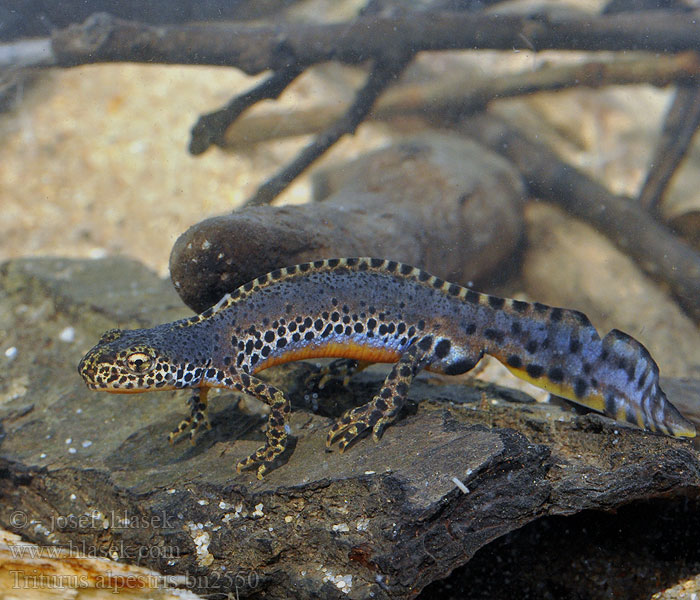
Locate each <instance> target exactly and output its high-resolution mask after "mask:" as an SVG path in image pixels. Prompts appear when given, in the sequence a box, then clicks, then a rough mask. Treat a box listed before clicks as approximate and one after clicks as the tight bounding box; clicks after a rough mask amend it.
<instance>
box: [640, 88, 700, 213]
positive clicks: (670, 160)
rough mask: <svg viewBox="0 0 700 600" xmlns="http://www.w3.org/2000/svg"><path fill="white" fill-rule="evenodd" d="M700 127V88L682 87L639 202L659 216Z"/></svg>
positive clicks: (670, 111)
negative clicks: (674, 177) (675, 175)
mask: <svg viewBox="0 0 700 600" xmlns="http://www.w3.org/2000/svg"><path fill="white" fill-rule="evenodd" d="M698 127H700V87H698V86H695V85H693V86H685V85H683V86H680V87H679V88H678V90H677V91H676V95H675V97H674V99H673V104H672V105H671V108H670V109H669V111H668V114H667V115H666V119H665V121H664V126H663V130H662V132H661V139H660V140H659V145H658V146H657V148H656V152H654V157H653V159H652V162H651V166H650V167H649V171H648V173H647V177H646V180H645V181H644V185H643V186H642V190H641V192H640V193H639V202H640V204H641V206H643V207H645V208H646V209H647V210H648V211H649V212H650V213H651V214H653V215H655V216H658V215H659V211H660V204H661V202H662V200H663V196H664V192H665V190H666V188H667V187H668V184H669V182H670V181H671V178H672V177H673V174H674V173H675V172H676V170H677V169H678V167H679V166H680V164H681V162H682V161H683V158H684V157H685V155H686V153H687V152H688V149H689V148H690V144H691V142H692V140H693V136H694V135H695V132H696V131H697V130H698Z"/></svg>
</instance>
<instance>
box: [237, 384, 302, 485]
mask: <svg viewBox="0 0 700 600" xmlns="http://www.w3.org/2000/svg"><path fill="white" fill-rule="evenodd" d="M232 387H233V388H234V389H236V390H239V391H241V392H244V393H246V394H250V395H251V396H254V397H255V398H258V400H262V401H263V402H265V404H268V405H269V406H270V416H269V417H268V419H267V432H266V438H267V439H266V440H265V444H264V445H263V446H261V447H260V448H258V449H257V450H256V451H255V452H254V453H253V454H251V455H250V456H249V457H248V458H245V459H243V460H241V461H239V463H238V464H237V465H236V471H237V472H238V473H240V472H241V471H242V470H243V469H248V468H250V467H253V466H255V465H258V479H262V478H263V474H264V473H265V471H266V470H267V468H268V467H269V466H270V465H271V464H272V463H273V462H274V461H275V459H276V458H277V457H278V456H279V455H280V454H282V453H283V452H284V450H285V448H286V447H287V436H288V433H289V425H288V423H287V420H288V418H289V413H290V411H291V407H290V404H289V400H288V399H287V397H286V396H285V395H284V393H283V392H282V391H281V390H279V389H277V388H276V387H274V386H272V385H269V384H267V383H265V382H264V381H261V380H260V379H256V378H255V377H252V376H251V375H248V374H246V373H240V374H239V375H237V376H236V378H235V380H234V382H233V384H232Z"/></svg>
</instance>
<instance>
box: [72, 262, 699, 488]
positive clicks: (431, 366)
mask: <svg viewBox="0 0 700 600" xmlns="http://www.w3.org/2000/svg"><path fill="white" fill-rule="evenodd" d="M484 354H489V355H491V356H494V357H495V358H497V359H498V360H500V361H501V362H502V363H503V364H504V365H506V366H507V367H508V369H510V371H511V372H513V373H514V374H515V375H517V376H518V377H521V378H522V379H525V380H527V381H530V382H532V383H533V384H535V385H537V386H539V387H541V388H544V389H546V390H549V391H550V392H552V393H553V394H557V395H559V396H562V397H564V398H568V399H569V400H572V401H574V402H577V403H579V404H582V405H584V406H588V407H590V408H593V409H595V410H598V411H600V412H603V413H605V414H606V415H608V416H610V417H612V418H615V419H618V420H620V421H626V422H629V423H633V424H635V425H638V426H639V427H642V428H645V429H648V430H650V431H657V432H660V433H664V434H667V435H671V436H677V437H693V436H694V435H695V427H694V426H693V424H692V423H690V422H689V421H687V420H686V419H685V418H684V417H683V416H681V414H680V413H679V412H678V411H677V410H676V408H675V407H674V406H673V405H672V404H671V403H670V402H669V401H668V400H667V399H666V396H665V395H664V393H663V391H662V390H661V388H660V387H659V370H658V367H657V366H656V363H655V362H654V360H653V359H652V357H651V356H650V355H649V352H647V350H646V348H644V346H642V345H641V344H640V343H639V342H638V341H636V340H635V339H634V338H632V337H630V336H628V335H626V334H624V333H622V332H620V331H617V330H613V331H611V332H610V333H608V334H607V335H606V336H605V337H604V338H602V339H601V338H600V336H599V335H598V333H597V332H596V330H595V329H594V328H593V326H592V325H591V323H590V322H589V320H588V318H587V317H586V316H585V315H584V314H582V313H580V312H577V311H573V310H567V309H562V308H553V307H550V306H546V305H544V304H540V303H538V302H536V303H528V302H523V301H519V300H509V299H504V298H498V297H496V296H489V295H486V294H480V293H478V292H475V291H473V290H470V289H467V288H464V287H461V286H459V285H456V284H454V283H449V282H447V281H444V280H442V279H440V278H438V277H435V276H434V275H430V274H429V273H426V272H425V271H422V270H420V269H417V268H415V267H411V266H409V265H405V264H401V263H398V262H396V261H392V260H383V259H376V258H336V259H329V260H321V261H316V262H313V263H304V264H300V265H296V266H293V267H287V268H284V269H278V270H276V271H272V272H271V273H268V274H267V275H263V276H262V277H258V278H257V279H255V280H254V281H251V282H249V283H247V284H245V285H244V286H242V287H240V288H238V289H237V290H235V291H234V292H232V293H231V294H227V295H226V296H224V297H223V298H222V299H221V300H220V301H219V302H218V303H217V304H216V305H215V306H213V307H211V308H209V309H208V310H206V311H204V312H203V313H201V314H199V315H196V316H194V317H191V318H187V319H182V320H180V321H175V322H172V323H165V324H163V325H158V326H156V327H153V328H151V329H136V330H126V331H120V330H116V329H112V330H110V331H108V332H106V333H105V334H104V335H103V336H102V338H101V339H100V341H99V342H98V344H97V346H95V347H94V348H93V349H92V350H90V351H89V352H88V353H87V354H86V356H85V357H84V358H83V360H82V361H81V362H80V366H79V371H80V374H81V375H82V377H83V378H84V379H85V381H86V383H87V385H88V387H90V388H91V389H94V390H100V391H106V392H117V393H130V392H143V391H149V390H172V389H182V388H188V389H191V390H192V396H191V398H190V400H189V407H190V415H189V417H188V418H187V419H185V420H184V421H183V422H182V423H181V424H180V425H179V426H178V428H177V429H176V430H175V431H173V432H172V433H171V440H173V439H175V438H177V437H180V436H182V435H185V434H188V435H189V437H190V439H194V436H195V435H196V433H197V432H198V431H199V430H200V429H201V428H202V427H208V425H209V422H208V419H207V416H206V409H207V392H208V390H209V389H210V388H216V387H218V388H227V389H231V390H236V391H239V392H243V393H246V394H250V395H251V396H254V397H256V398H258V399H260V400H263V401H264V402H266V403H267V404H268V405H270V407H271V411H270V417H269V420H268V427H267V436H266V441H265V444H264V445H263V446H262V447H261V448H259V449H258V450H257V451H256V452H255V453H253V454H252V455H251V456H249V457H247V458H245V459H244V460H241V461H240V462H239V463H238V466H237V468H238V470H239V471H240V470H241V469H246V468H249V467H254V468H256V469H257V473H258V477H262V476H263V473H264V472H265V471H266V470H267V469H268V468H269V467H270V466H271V464H272V463H273V462H274V461H275V459H276V458H277V457H278V456H279V455H280V454H281V453H282V452H283V451H284V450H285V448H286V445H287V438H288V431H289V426H288V417H289V412H290V407H289V401H288V400H287V398H286V396H285V394H284V393H283V392H282V391H281V390H278V389H277V388H274V387H273V386H270V385H268V384H266V383H264V382H263V381H261V380H259V379H257V378H256V377H255V375H256V374H257V373H258V372H259V371H262V370H263V369H266V368H268V367H271V366H273V365H277V364H282V363H286V362H291V361H296V360H303V359H307V358H308V359H313V358H326V357H327V358H339V359H344V361H345V366H347V368H348V371H347V372H346V373H345V374H344V375H343V378H344V377H345V376H346V375H349V374H351V373H352V371H353V370H357V369H358V368H364V366H366V365H367V364H370V363H375V362H385V363H395V366H394V367H393V368H392V370H391V372H390V373H389V375H388V376H387V379H386V381H385V382H384V384H383V385H382V387H381V389H380V390H379V392H378V394H377V395H376V396H375V397H374V398H373V399H372V400H371V401H370V402H368V403H367V404H365V405H363V406H360V407H357V408H355V409H353V410H351V411H349V412H348V413H346V414H345V415H343V416H342V417H341V418H340V419H339V420H338V422H337V423H336V424H335V425H334V426H333V427H332V429H331V430H330V432H329V434H328V440H327V441H328V445H329V446H331V445H332V444H334V443H338V447H339V448H340V450H341V451H343V450H345V448H346V447H347V446H349V445H350V444H352V443H353V442H355V441H356V440H357V439H358V438H359V437H361V436H362V435H364V434H366V433H367V432H369V431H370V430H371V431H372V432H373V436H374V437H375V439H378V438H379V436H380V435H381V432H382V430H383V429H384V428H385V427H386V426H387V425H389V424H391V422H392V421H393V420H394V419H395V418H396V416H397V414H398V413H399V411H400V409H401V406H402V405H403V403H404V401H405V399H406V394H407V392H408V387H409V385H410V384H411V381H412V379H413V377H414V376H415V375H416V373H417V372H418V371H420V370H421V369H427V370H429V371H434V372H438V373H446V374H449V375H456V374H460V373H464V372H466V371H469V370H470V369H472V368H473V367H474V366H475V365H476V363H477V362H478V361H479V360H480V359H481V357H482V356H483V355H484ZM343 368H344V367H343ZM342 373H343V370H342V369H341V368H340V367H338V371H337V372H333V370H332V369H331V371H329V373H327V374H328V375H329V377H330V378H332V377H333V376H337V375H339V374H342ZM326 381H327V380H323V376H322V377H321V380H319V382H318V383H319V385H320V384H321V383H323V384H325V383H326Z"/></svg>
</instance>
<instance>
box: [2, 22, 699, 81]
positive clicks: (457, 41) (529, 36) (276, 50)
mask: <svg viewBox="0 0 700 600" xmlns="http://www.w3.org/2000/svg"><path fill="white" fill-rule="evenodd" d="M523 38H524V39H525V40H527V43H526V42H524V40H523ZM51 42H52V44H51V46H52V56H51V60H50V61H49V64H51V65H53V66H63V67H69V66H75V65H80V64H87V63H99V62H147V63H168V64H206V65H228V66H232V67H237V68H239V69H241V70H242V71H244V72H246V73H248V74H257V73H260V72H262V71H265V70H273V71H278V70H279V69H281V68H283V67H286V66H289V65H291V64H293V63H296V64H298V65H301V66H309V65H312V64H317V63H320V62H325V61H329V60H334V61H337V62H343V63H348V64H358V63H361V62H364V61H366V60H370V59H379V58H381V57H385V56H387V53H389V52H395V53H396V54H397V55H401V54H402V53H405V52H412V53H416V52H419V51H425V50H457V49H497V50H509V51H511V50H513V49H515V48H527V47H528V46H530V47H532V48H535V49H536V50H537V51H541V50H548V49H550V50H551V49H560V50H589V51H592V50H648V51H652V52H664V53H671V52H680V51H683V50H696V49H697V48H699V47H700V27H698V26H697V22H696V21H695V20H694V19H693V18H692V16H689V15H688V14H685V13H682V14H678V13H674V12H664V11H639V12H636V13H633V14H623V15H612V16H583V17H582V16H578V15H575V16H563V17H557V18H555V17H553V16H543V15H534V16H533V15H526V16H520V15H499V14H483V13H468V12H428V11H426V12H419V13H409V14H405V15H399V16H393V15H368V16H366V17H358V18H357V19H354V20H353V21H351V22H346V23H325V24H316V23H314V24H299V23H288V24H281V25H276V26H257V27H255V26H249V25H240V24H224V23H210V24H206V23H205V24H197V25H170V26H149V25H145V24H143V23H137V22H129V21H121V20H119V19H115V18H113V17H110V16H109V15H105V14H96V15H93V16H91V17H90V18H89V19H87V20H86V21H85V22H84V23H83V24H82V25H74V26H70V27H67V28H65V29H62V30H59V31H57V32H56V33H55V34H54V35H53V36H52V39H51ZM0 55H2V52H1V51H0ZM38 64H41V65H45V64H46V62H44V61H40V62H38ZM0 66H2V65H1V64H0Z"/></svg>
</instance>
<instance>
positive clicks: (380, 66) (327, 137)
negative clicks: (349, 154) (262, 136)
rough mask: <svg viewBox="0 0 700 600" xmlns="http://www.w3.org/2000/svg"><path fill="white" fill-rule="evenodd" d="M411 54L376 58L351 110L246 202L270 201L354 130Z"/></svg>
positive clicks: (265, 202)
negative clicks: (399, 56)
mask: <svg viewBox="0 0 700 600" xmlns="http://www.w3.org/2000/svg"><path fill="white" fill-rule="evenodd" d="M411 58H412V56H406V57H402V58H399V59H393V60H388V61H379V62H377V63H376V64H375V65H374V66H373V67H372V71H371V72H370V74H369V76H368V77H367V81H366V82H365V85H364V87H363V88H362V89H361V90H360V91H359V92H357V95H356V96H355V100H354V102H353V103H352V105H351V106H350V108H349V109H348V111H347V112H346V113H345V114H344V115H343V116H342V117H341V118H340V119H338V120H337V121H336V122H335V123H334V124H333V125H331V126H330V127H329V128H328V129H326V130H325V131H323V132H321V133H320V134H319V135H318V136H317V137H316V139H315V140H314V141H313V142H312V143H311V144H309V145H308V146H307V147H306V148H304V149H303V150H302V151H301V152H300V153H299V154H298V155H297V157H296V158H295V159H294V160H293V161H292V162H291V163H290V164H289V165H287V166H286V167H285V168H284V169H282V170H281V171H280V172H279V173H277V175H275V176H273V177H272V178H271V179H269V180H268V181H266V182H265V183H264V184H263V185H261V186H260V187H259V188H258V190H257V191H256V192H255V195H254V196H253V197H252V198H250V199H249V200H248V201H247V202H246V203H245V206H256V205H260V204H269V203H270V202H271V201H272V200H274V199H275V198H276V197H277V196H279V194H280V193H282V191H284V190H285V188H287V186H288V185H289V184H290V183H291V182H292V181H293V180H294V179H295V178H296V177H298V176H299V175H300V174H301V173H303V172H304V171H305V170H306V168H307V167H308V166H309V165H310V164H311V163H313V162H314V161H315V160H316V159H317V158H318V157H319V156H321V155H322V154H323V153H324V152H325V151H326V150H328V148H330V147H331V146H332V145H333V144H335V143H336V142H337V141H338V140H339V139H340V138H341V137H342V136H343V135H345V134H346V133H353V132H354V131H355V129H356V128H357V126H358V125H359V124H360V123H361V122H362V121H363V120H364V119H365V117H366V116H367V113H368V112H369V111H370V110H371V108H372V106H373V105H374V102H375V101H376V99H377V97H378V96H379V95H380V94H381V93H382V92H383V91H384V89H385V88H386V87H387V86H388V85H390V84H391V83H392V82H393V81H394V80H395V79H396V78H397V77H398V76H399V75H400V74H401V72H402V71H403V69H404V68H405V67H406V65H407V64H408V61H409V60H410V59H411Z"/></svg>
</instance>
